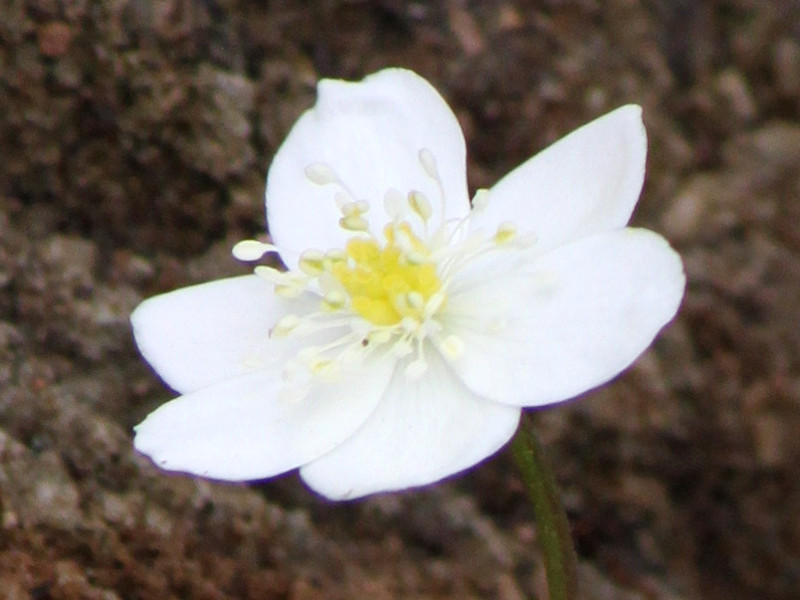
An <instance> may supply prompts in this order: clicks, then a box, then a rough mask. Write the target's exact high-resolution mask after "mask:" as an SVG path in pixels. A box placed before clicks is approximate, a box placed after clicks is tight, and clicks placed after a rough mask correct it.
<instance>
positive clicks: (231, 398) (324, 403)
mask: <svg viewBox="0 0 800 600" xmlns="http://www.w3.org/2000/svg"><path fill="white" fill-rule="evenodd" d="M393 367H394V361H387V360H383V361H375V362H373V363H371V364H369V365H368V366H367V367H366V368H364V369H362V370H360V371H359V373H358V374H356V375H351V376H350V377H349V378H348V379H346V380H343V381H341V382H338V383H326V384H324V385H323V384H319V383H318V384H317V385H315V386H313V387H312V389H311V391H310V392H309V393H308V395H307V396H306V397H305V398H297V397H292V395H291V394H287V393H285V392H286V388H285V385H284V383H283V381H282V379H281V373H280V372H279V371H275V370H267V371H263V372H260V373H254V374H250V375H244V376H242V377H239V378H237V379H232V380H229V381H225V382H224V383H221V384H218V385H214V386H211V387H206V388H203V389H202V390H199V391H197V392H193V393H191V394H186V395H184V396H181V397H180V398H177V399H175V400H173V401H171V402H168V403H167V404H164V405H163V406H161V407H160V408H159V409H158V410H156V411H154V412H153V413H151V414H150V415H149V416H148V417H147V418H146V419H145V420H144V421H143V422H142V423H141V424H139V425H138V426H137V427H136V439H135V441H134V444H135V446H136V449H137V450H138V451H139V452H142V453H143V454H146V455H148V456H150V457H151V458H152V459H153V461H154V462H155V463H156V464H157V465H158V466H159V467H161V468H162V469H167V470H170V471H182V472H187V473H194V474H196V475H201V476H203V477H210V478H213V479H221V480H227V481H242V480H249V479H262V478H265V477H271V476H273V475H278V474H280V473H283V472H285V471H288V470H290V469H294V468H296V467H298V466H299V465H301V464H304V463H306V462H308V461H310V460H314V459H315V458H317V457H318V456H321V455H322V454H324V453H326V452H328V451H330V450H331V449H332V448H334V447H336V446H337V445H338V444H341V443H342V442H343V441H344V440H346V439H347V438H348V437H349V436H350V435H351V434H352V433H353V431H355V430H356V429H357V428H358V427H359V426H360V425H361V424H362V423H363V422H364V420H365V419H367V418H368V416H369V415H370V414H371V413H372V411H373V410H374V408H375V406H376V404H377V403H378V402H379V400H380V398H381V397H382V396H383V392H384V390H385V388H386V385H387V382H388V381H389V378H390V377H391V372H392V369H393Z"/></svg>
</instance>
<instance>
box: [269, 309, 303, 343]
mask: <svg viewBox="0 0 800 600" xmlns="http://www.w3.org/2000/svg"><path fill="white" fill-rule="evenodd" d="M299 324H300V317H298V316H297V315H291V314H290V315H285V316H284V317H281V319H280V320H279V321H278V322H277V323H275V325H274V326H273V327H272V329H271V330H270V332H269V334H270V337H276V338H283V337H286V336H288V335H290V334H291V333H292V332H293V331H294V330H295V329H297V326H298V325H299Z"/></svg>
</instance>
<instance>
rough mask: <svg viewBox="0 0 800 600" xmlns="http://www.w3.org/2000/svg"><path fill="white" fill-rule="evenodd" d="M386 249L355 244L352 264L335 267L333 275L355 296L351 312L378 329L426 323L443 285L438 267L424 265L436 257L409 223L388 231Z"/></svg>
mask: <svg viewBox="0 0 800 600" xmlns="http://www.w3.org/2000/svg"><path fill="white" fill-rule="evenodd" d="M384 235H385V236H386V245H385V246H383V247H380V246H379V245H378V242H377V241H376V240H374V239H365V238H352V239H350V241H348V242H347V245H346V247H345V253H346V255H347V258H348V260H346V261H341V262H337V263H334V264H332V265H331V267H330V268H331V273H332V274H333V276H334V277H336V279H338V280H339V282H340V283H341V284H342V287H343V288H344V289H345V291H346V292H347V295H348V296H350V306H351V308H352V309H353V311H355V312H356V313H358V314H359V315H361V316H362V317H364V319H366V320H367V321H369V322H371V323H373V324H375V325H397V324H398V323H400V321H401V320H402V319H403V318H404V317H410V318H412V319H414V320H416V321H422V320H424V318H425V307H426V305H427V303H428V301H429V300H430V299H431V297H432V296H433V295H434V294H436V293H437V292H439V290H440V289H441V287H442V282H441V281H440V280H439V276H438V275H437V273H436V267H435V266H434V265H433V264H432V263H430V262H428V261H420V257H426V258H427V256H428V255H429V253H430V251H429V249H428V248H427V246H425V244H424V243H423V242H422V241H421V240H420V239H419V238H418V237H417V236H416V235H414V232H413V231H412V230H411V227H410V226H409V225H408V224H407V223H402V224H400V225H392V224H390V225H387V226H386V228H385V229H384Z"/></svg>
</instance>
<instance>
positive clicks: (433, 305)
mask: <svg viewBox="0 0 800 600" xmlns="http://www.w3.org/2000/svg"><path fill="white" fill-rule="evenodd" d="M445 300H447V296H445V294H444V292H441V291H439V292H436V293H435V294H433V295H431V297H430V298H429V299H428V303H427V304H426V305H425V310H424V311H423V313H422V316H423V318H425V319H428V318H430V317H432V316H433V315H435V314H436V313H437V312H439V309H440V308H442V306H443V305H444V303H445Z"/></svg>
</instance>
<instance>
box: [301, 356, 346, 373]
mask: <svg viewBox="0 0 800 600" xmlns="http://www.w3.org/2000/svg"><path fill="white" fill-rule="evenodd" d="M308 369H309V371H311V372H312V373H313V374H314V375H321V376H326V375H328V376H330V375H335V374H336V373H338V372H339V363H338V362H337V361H335V360H330V359H329V358H313V359H311V361H309V364H308Z"/></svg>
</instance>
